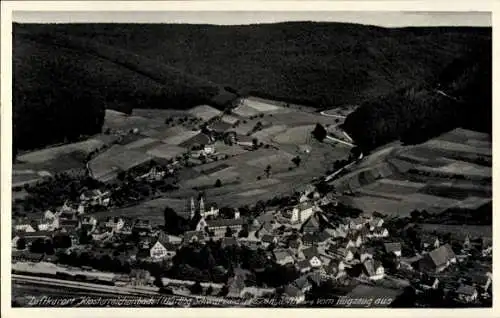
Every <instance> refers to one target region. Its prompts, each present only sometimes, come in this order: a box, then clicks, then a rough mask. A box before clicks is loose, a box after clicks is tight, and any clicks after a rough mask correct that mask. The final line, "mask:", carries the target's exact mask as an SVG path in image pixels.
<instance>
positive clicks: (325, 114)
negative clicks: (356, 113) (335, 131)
mask: <svg viewBox="0 0 500 318" xmlns="http://www.w3.org/2000/svg"><path fill="white" fill-rule="evenodd" d="M326 112H327V110H324V111H322V112H320V114H321V115H323V116H326V117H333V118H340V119H345V118H346V116H343V115H337V114H327V113H326Z"/></svg>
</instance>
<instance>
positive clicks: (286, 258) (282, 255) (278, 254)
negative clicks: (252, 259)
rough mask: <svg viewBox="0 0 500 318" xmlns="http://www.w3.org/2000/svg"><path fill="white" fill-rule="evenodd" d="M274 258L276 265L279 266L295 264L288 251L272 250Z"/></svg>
mask: <svg viewBox="0 0 500 318" xmlns="http://www.w3.org/2000/svg"><path fill="white" fill-rule="evenodd" d="M273 253H274V258H275V259H276V263H277V264H280V265H286V264H293V263H294V262H295V260H294V258H293V257H292V255H291V254H290V251H288V250H285V249H276V250H274V252H273Z"/></svg>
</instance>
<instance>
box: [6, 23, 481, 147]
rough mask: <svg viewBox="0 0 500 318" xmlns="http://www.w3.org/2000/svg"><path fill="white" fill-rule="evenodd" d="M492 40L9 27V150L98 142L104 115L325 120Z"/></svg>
mask: <svg viewBox="0 0 500 318" xmlns="http://www.w3.org/2000/svg"><path fill="white" fill-rule="evenodd" d="M490 40H491V30H490V29H488V28H401V29H387V28H380V27H374V26H363V25H356V24H342V23H315V22H290V23H278V24H261V25H245V26H215V25H183V24H173V25H167V24H54V25H50V24H47V25H37V24H14V26H13V41H14V42H13V59H14V62H13V72H14V85H13V91H14V92H13V106H14V129H15V131H14V137H15V140H14V142H15V146H16V148H19V149H31V148H35V147H41V146H44V145H47V144H50V143H54V142H63V141H65V140H72V139H74V138H77V136H80V135H85V134H91V133H95V132H98V131H99V130H100V126H101V124H102V120H103V109H104V108H111V109H117V110H120V111H125V112H129V111H131V109H132V108H141V107H142V108H158V107H160V108H188V107H191V106H193V105H194V104H199V103H207V104H212V105H214V106H220V107H223V106H224V105H226V104H227V103H230V101H231V100H232V99H234V98H235V95H236V94H249V93H252V94H255V95H260V96H267V97H272V98H275V99H281V100H285V101H290V102H296V103H303V104H307V105H311V106H315V107H318V108H331V107H333V106H336V105H343V104H358V103H363V102H366V101H371V100H373V99H377V98H378V97H384V98H385V96H387V95H388V94H391V93H392V92H394V91H397V90H399V89H401V88H405V87H409V86H414V85H417V84H419V83H422V81H424V80H425V81H426V80H427V79H429V78H432V79H434V78H435V77H436V76H437V75H438V74H440V73H441V72H442V70H443V67H444V66H445V65H446V64H447V63H448V61H452V60H455V59H457V58H459V57H460V56H462V55H463V54H464V52H466V51H467V50H468V49H469V48H471V47H476V46H478V45H481V43H485V42H488V41H490ZM56 88H57V89H56ZM235 93H236V94H235ZM77 118H78V120H76V119H77ZM81 119H83V120H81Z"/></svg>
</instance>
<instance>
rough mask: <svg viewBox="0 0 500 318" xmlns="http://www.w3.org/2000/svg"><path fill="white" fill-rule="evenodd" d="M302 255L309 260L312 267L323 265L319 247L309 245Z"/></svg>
mask: <svg viewBox="0 0 500 318" xmlns="http://www.w3.org/2000/svg"><path fill="white" fill-rule="evenodd" d="M301 256H302V258H304V259H305V260H307V261H308V262H309V264H310V265H311V267H313V268H319V267H321V264H322V262H321V259H320V254H319V252H318V249H317V248H316V247H309V248H306V249H304V250H302V251H301Z"/></svg>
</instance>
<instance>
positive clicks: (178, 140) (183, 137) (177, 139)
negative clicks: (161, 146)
mask: <svg viewBox="0 0 500 318" xmlns="http://www.w3.org/2000/svg"><path fill="white" fill-rule="evenodd" d="M199 133H200V132H199V131H186V132H184V133H182V134H179V135H174V136H171V137H167V138H165V139H163V140H162V141H163V142H164V143H166V144H167V145H174V146H177V145H180V144H182V143H183V142H185V141H187V140H189V139H191V138H193V137H194V136H196V135H198V134H199Z"/></svg>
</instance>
